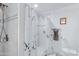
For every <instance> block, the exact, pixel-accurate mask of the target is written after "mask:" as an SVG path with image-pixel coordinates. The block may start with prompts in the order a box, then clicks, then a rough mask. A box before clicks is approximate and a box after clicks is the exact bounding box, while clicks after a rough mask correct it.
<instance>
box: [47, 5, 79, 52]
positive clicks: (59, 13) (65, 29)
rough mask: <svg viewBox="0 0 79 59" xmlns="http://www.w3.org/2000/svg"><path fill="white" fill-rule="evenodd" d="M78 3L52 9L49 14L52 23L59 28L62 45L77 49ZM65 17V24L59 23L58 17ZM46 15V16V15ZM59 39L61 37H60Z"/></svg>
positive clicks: (78, 46)
mask: <svg viewBox="0 0 79 59" xmlns="http://www.w3.org/2000/svg"><path fill="white" fill-rule="evenodd" d="M78 6H79V4H76V5H72V6H69V7H64V8H62V9H59V10H56V11H53V12H52V14H51V15H49V16H50V19H51V21H52V24H53V25H54V26H55V27H56V28H59V29H60V32H61V36H62V37H63V41H62V47H65V48H69V49H74V50H76V51H79V43H78V41H79V36H78V35H79V7H78ZM64 16H65V17H67V24H66V25H60V17H64ZM46 17H47V16H46ZM60 40H61V39H60Z"/></svg>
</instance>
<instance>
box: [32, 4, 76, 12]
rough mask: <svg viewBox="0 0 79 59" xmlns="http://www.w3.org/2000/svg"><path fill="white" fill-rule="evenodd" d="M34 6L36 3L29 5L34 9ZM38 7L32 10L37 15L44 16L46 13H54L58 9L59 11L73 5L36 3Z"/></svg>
mask: <svg viewBox="0 0 79 59" xmlns="http://www.w3.org/2000/svg"><path fill="white" fill-rule="evenodd" d="M34 4H36V3H31V6H32V7H33V8H34ZM37 4H38V7H37V8H34V9H35V10H36V11H37V12H38V13H40V14H44V13H46V12H48V11H55V10H58V9H61V8H63V7H67V6H70V5H74V4H75V3H37Z"/></svg>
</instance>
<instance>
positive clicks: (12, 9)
mask: <svg viewBox="0 0 79 59" xmlns="http://www.w3.org/2000/svg"><path fill="white" fill-rule="evenodd" d="M78 6H79V3H0V56H79V43H78V41H79V36H78V35H79V23H78V22H79V12H78V11H79V7H78Z"/></svg>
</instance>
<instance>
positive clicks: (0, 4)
mask: <svg viewBox="0 0 79 59" xmlns="http://www.w3.org/2000/svg"><path fill="white" fill-rule="evenodd" d="M1 6H3V7H8V6H7V5H4V4H2V3H0V7H1Z"/></svg>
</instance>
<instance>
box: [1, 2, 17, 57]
mask: <svg viewBox="0 0 79 59" xmlns="http://www.w3.org/2000/svg"><path fill="white" fill-rule="evenodd" d="M15 6H16V7H15ZM17 6H18V5H17V4H15V3H14V4H12V3H11V4H10V3H9V4H8V3H0V56H10V55H11V56H14V55H18V48H17V47H18V40H17V39H18V22H17V21H18V16H17ZM14 10H15V11H14Z"/></svg>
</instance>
